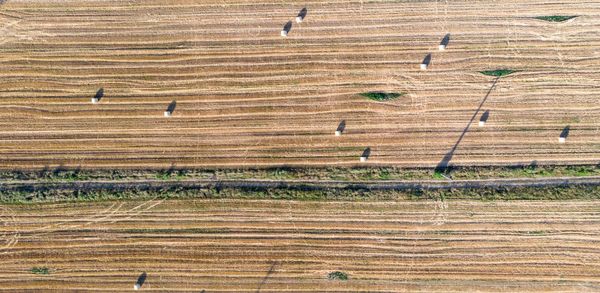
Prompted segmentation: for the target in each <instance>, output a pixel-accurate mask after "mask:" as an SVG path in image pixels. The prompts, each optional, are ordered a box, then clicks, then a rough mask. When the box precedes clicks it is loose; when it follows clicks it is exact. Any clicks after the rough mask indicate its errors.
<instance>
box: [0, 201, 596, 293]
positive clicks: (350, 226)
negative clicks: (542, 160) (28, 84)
mask: <svg viewBox="0 0 600 293" xmlns="http://www.w3.org/2000/svg"><path fill="white" fill-rule="evenodd" d="M598 208H599V206H598V204H597V203H595V202H528V201H521V202H466V201H450V202H445V203H441V202H433V201H429V202H425V201H424V202H379V203H375V202H362V203H360V202H289V201H285V202H283V201H236V200H195V201H148V202H103V203H94V204H90V203H86V204H52V205H50V206H47V205H44V206H39V207H38V206H26V207H25V206H23V207H19V206H3V207H2V214H1V215H0V219H1V220H2V226H1V227H0V235H2V239H1V240H2V245H3V246H2V250H1V252H2V254H0V263H1V265H0V286H1V287H2V288H4V289H18V288H20V289H28V288H29V289H31V288H38V289H39V288H47V289H55V290H56V289H84V288H85V289H94V290H98V291H107V292H108V291H111V292H114V291H120V290H129V289H130V288H131V286H133V283H134V282H135V279H136V278H137V276H138V275H139V274H140V273H141V272H142V271H146V272H147V273H148V276H149V277H148V279H147V282H146V284H145V285H144V289H146V290H158V291H169V292H175V291H178V290H181V291H190V292H192V291H193V292H199V291H200V290H202V289H205V290H207V292H220V291H221V292H222V291H229V292H232V291H237V292H239V291H243V292H248V291H256V290H257V288H258V287H259V285H260V283H261V282H262V281H263V279H264V278H265V275H266V273H267V272H268V270H269V268H270V267H271V266H272V265H273V264H275V266H274V269H273V272H272V274H270V275H269V276H268V277H267V278H266V281H265V283H264V284H263V286H262V287H261V292H272V291H275V290H277V291H286V290H287V291H290V292H298V291H301V290H325V289H327V290H332V291H345V292H356V291H360V290H369V291H378V290H381V291H390V290H392V291H393V290H423V291H454V290H462V291H465V290H467V291H474V290H487V291H498V290H510V291H520V292H524V291H540V290H555V291H565V290H584V291H595V290H598V286H600V284H599V283H598V279H597V275H598V273H599V272H600V266H599V265H598V263H599V262H598V260H599V258H600V254H598V249H597V247H598V243H599V242H600V230H599V229H598V227H597V226H598V223H599V222H600V214H599V213H598ZM35 266H38V267H39V266H46V267H48V268H50V269H51V273H50V274H49V275H34V274H31V273H30V272H29V271H28V270H30V269H31V268H32V267H35ZM335 270H340V271H344V272H346V273H348V274H349V275H350V280H349V281H346V282H339V281H329V280H327V278H326V275H327V273H329V272H331V271H335Z"/></svg>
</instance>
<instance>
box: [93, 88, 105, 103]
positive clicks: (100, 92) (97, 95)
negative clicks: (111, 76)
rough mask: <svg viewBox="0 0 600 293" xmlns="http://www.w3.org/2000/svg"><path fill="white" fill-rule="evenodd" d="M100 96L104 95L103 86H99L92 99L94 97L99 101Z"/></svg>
mask: <svg viewBox="0 0 600 293" xmlns="http://www.w3.org/2000/svg"><path fill="white" fill-rule="evenodd" d="M102 97H104V88H100V89H99V90H98V91H97V92H96V95H95V96H94V99H96V100H97V101H98V102H100V100H101V99H102Z"/></svg>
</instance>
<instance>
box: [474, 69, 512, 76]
mask: <svg viewBox="0 0 600 293" xmlns="http://www.w3.org/2000/svg"><path fill="white" fill-rule="evenodd" d="M515 72H517V71H516V70H512V69H496V70H484V71H479V73H481V74H483V75H489V76H496V77H501V76H505V75H509V74H511V73H515Z"/></svg>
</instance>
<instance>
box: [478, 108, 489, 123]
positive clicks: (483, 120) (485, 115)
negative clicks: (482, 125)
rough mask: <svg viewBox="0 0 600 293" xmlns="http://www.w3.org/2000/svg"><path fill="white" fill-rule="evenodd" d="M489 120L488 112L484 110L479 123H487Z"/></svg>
mask: <svg viewBox="0 0 600 293" xmlns="http://www.w3.org/2000/svg"><path fill="white" fill-rule="evenodd" d="M489 118H490V110H486V111H485V112H483V115H481V118H480V119H479V121H482V122H487V121H488V119H489Z"/></svg>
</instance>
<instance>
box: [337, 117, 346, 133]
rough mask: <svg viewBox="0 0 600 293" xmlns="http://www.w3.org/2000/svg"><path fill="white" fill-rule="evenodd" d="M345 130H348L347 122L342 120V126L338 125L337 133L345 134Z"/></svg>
mask: <svg viewBox="0 0 600 293" xmlns="http://www.w3.org/2000/svg"><path fill="white" fill-rule="evenodd" d="M345 129H346V120H342V121H341V122H340V124H339V125H338V127H337V129H336V131H339V132H342V133H343V132H344V130H345Z"/></svg>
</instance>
